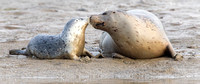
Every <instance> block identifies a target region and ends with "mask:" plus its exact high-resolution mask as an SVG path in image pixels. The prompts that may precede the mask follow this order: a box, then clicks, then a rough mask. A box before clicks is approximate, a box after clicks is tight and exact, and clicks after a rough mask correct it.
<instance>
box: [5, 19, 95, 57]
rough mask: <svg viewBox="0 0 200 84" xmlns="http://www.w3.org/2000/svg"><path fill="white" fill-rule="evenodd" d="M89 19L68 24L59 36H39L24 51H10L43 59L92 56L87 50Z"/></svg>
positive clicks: (75, 20)
mask: <svg viewBox="0 0 200 84" xmlns="http://www.w3.org/2000/svg"><path fill="white" fill-rule="evenodd" d="M87 25H88V19H85V18H77V19H71V20H70V21H68V22H67V24H66V25H65V27H64V30H63V31H62V32H61V33H60V34H58V35H37V36H35V37H34V38H33V39H31V41H30V42H29V44H28V46H27V47H26V49H24V50H16V49H13V50H10V51H9V53H10V54H11V55H26V56H35V57H37V58H41V59H45V58H46V59H55V58H68V59H72V60H79V59H80V56H82V55H87V56H90V57H91V56H92V54H90V53H89V52H88V51H87V50H86V49H85V48H84V46H85V30H86V27H87Z"/></svg>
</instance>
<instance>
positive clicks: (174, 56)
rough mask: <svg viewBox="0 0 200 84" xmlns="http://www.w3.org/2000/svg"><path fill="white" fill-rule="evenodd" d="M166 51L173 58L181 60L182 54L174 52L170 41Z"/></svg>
mask: <svg viewBox="0 0 200 84" xmlns="http://www.w3.org/2000/svg"><path fill="white" fill-rule="evenodd" d="M166 51H167V52H168V53H170V55H171V57H172V58H174V59H175V60H176V61H182V60H183V56H182V55H181V54H178V53H176V52H175V50H174V49H173V47H172V45H171V43H170V44H169V45H168V46H167V50H166Z"/></svg>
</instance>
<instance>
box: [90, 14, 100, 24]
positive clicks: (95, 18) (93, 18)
mask: <svg viewBox="0 0 200 84" xmlns="http://www.w3.org/2000/svg"><path fill="white" fill-rule="evenodd" d="M89 21H90V23H99V22H101V20H100V19H99V16H98V15H91V16H90V20H89Z"/></svg>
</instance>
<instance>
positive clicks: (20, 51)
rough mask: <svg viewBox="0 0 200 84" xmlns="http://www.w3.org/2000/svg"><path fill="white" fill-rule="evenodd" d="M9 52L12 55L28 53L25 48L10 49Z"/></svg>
mask: <svg viewBox="0 0 200 84" xmlns="http://www.w3.org/2000/svg"><path fill="white" fill-rule="evenodd" d="M9 54H10V55H27V53H26V49H24V50H17V49H13V50H9Z"/></svg>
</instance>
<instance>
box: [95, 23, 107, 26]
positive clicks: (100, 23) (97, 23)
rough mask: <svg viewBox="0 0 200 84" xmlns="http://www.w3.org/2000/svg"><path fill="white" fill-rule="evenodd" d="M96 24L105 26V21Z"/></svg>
mask: <svg viewBox="0 0 200 84" xmlns="http://www.w3.org/2000/svg"><path fill="white" fill-rule="evenodd" d="M96 26H97V27H98V26H105V23H104V22H101V23H97V24H96Z"/></svg>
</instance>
